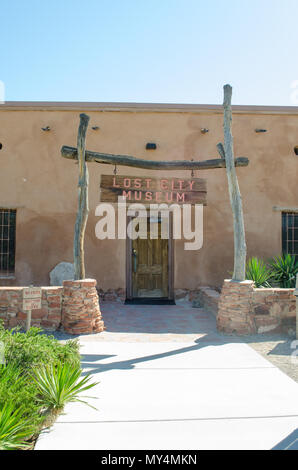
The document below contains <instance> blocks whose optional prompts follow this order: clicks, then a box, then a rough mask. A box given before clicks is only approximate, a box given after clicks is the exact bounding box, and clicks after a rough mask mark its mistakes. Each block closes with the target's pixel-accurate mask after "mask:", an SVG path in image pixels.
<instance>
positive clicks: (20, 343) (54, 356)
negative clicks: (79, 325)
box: [0, 325, 80, 371]
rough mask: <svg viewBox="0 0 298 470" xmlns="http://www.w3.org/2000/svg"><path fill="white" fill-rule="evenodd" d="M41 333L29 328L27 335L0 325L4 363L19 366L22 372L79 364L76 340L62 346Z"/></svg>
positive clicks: (51, 337)
mask: <svg viewBox="0 0 298 470" xmlns="http://www.w3.org/2000/svg"><path fill="white" fill-rule="evenodd" d="M41 332H42V330H41V329H40V328H30V330H29V331H28V332H27V333H22V332H20V330H19V328H13V329H12V330H5V329H4V327H3V325H0V341H3V343H4V354H5V360H6V362H9V363H12V364H15V365H17V366H20V367H21V368H22V370H23V371H25V370H29V369H31V368H32V367H35V366H38V365H40V364H52V363H53V364H57V363H59V362H69V363H72V364H79V363H80V353H79V343H78V341H77V340H70V341H67V343H66V344H62V343H59V341H58V340H56V339H55V338H54V336H52V335H45V334H41Z"/></svg>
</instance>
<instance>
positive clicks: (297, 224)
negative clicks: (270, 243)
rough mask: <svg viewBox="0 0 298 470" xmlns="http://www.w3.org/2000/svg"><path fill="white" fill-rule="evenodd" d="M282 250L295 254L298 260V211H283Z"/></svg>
mask: <svg viewBox="0 0 298 470" xmlns="http://www.w3.org/2000/svg"><path fill="white" fill-rule="evenodd" d="M282 252H283V253H285V254H286V253H290V254H291V255H295V256H296V259H297V260H298V213H297V212H283V213H282Z"/></svg>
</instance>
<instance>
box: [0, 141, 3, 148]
mask: <svg viewBox="0 0 298 470" xmlns="http://www.w3.org/2000/svg"><path fill="white" fill-rule="evenodd" d="M2 147H3V145H2V143H1V142H0V150H1V149H2Z"/></svg>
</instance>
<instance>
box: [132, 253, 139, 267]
mask: <svg viewBox="0 0 298 470" xmlns="http://www.w3.org/2000/svg"><path fill="white" fill-rule="evenodd" d="M132 256H133V272H134V273H136V272H137V256H138V255H137V250H135V249H133V250H132Z"/></svg>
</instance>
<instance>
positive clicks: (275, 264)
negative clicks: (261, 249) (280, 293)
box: [269, 254, 298, 288]
mask: <svg viewBox="0 0 298 470" xmlns="http://www.w3.org/2000/svg"><path fill="white" fill-rule="evenodd" d="M269 267H270V271H271V274H272V279H273V281H274V282H276V283H277V284H278V285H279V286H280V287H283V288H293V287H295V283H296V274H297V273H298V263H297V262H296V260H295V256H293V255H290V254H286V255H282V256H276V257H275V258H273V259H272V260H271V261H270V262H269Z"/></svg>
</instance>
